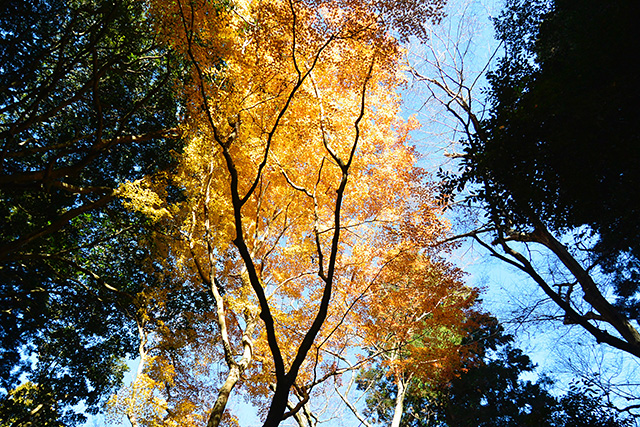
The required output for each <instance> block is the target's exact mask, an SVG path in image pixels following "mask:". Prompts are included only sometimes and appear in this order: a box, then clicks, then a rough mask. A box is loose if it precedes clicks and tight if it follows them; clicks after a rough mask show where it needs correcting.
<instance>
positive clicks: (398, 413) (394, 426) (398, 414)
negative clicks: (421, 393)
mask: <svg viewBox="0 0 640 427" xmlns="http://www.w3.org/2000/svg"><path fill="white" fill-rule="evenodd" d="M396 386H398V394H396V407H395V409H394V412H393V420H392V421H391V427H400V420H401V419H402V413H403V412H404V396H405V394H406V393H407V388H406V384H405V382H404V380H403V378H402V377H401V376H399V375H397V376H396Z"/></svg>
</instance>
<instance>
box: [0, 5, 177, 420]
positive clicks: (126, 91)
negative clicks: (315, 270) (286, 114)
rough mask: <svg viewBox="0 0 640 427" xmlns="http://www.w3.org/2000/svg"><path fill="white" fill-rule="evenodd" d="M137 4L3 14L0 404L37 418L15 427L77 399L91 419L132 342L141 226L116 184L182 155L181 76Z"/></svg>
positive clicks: (145, 277)
mask: <svg viewBox="0 0 640 427" xmlns="http://www.w3.org/2000/svg"><path fill="white" fill-rule="evenodd" d="M145 8H146V6H145V3H144V2H138V1H128V0H108V1H82V0H81V1H66V0H53V1H29V2H24V1H12V0H9V1H7V2H4V3H3V6H2V8H0V40H1V41H0V63H2V66H0V200H1V203H0V218H1V220H0V389H1V390H2V396H3V399H4V400H3V405H2V408H3V410H4V409H5V408H9V407H15V406H16V404H17V402H22V403H23V404H25V405H27V402H30V403H28V405H30V406H29V407H28V408H26V412H27V415H29V413H30V414H31V415H29V416H30V417H32V418H31V420H30V418H29V416H27V417H26V418H24V419H22V420H21V421H20V422H17V421H14V425H20V423H28V422H32V423H38V424H42V425H44V421H43V418H42V414H43V413H45V412H47V413H49V414H54V413H60V414H62V413H64V412H65V411H67V410H68V409H69V408H68V406H69V405H76V404H78V403H80V402H82V403H84V404H85V405H86V408H87V411H88V412H95V411H97V410H98V408H100V407H101V402H103V399H104V397H106V396H108V394H109V393H110V392H111V390H112V389H113V388H114V387H116V386H117V385H118V384H119V382H120V380H121V378H122V372H123V369H124V366H123V364H122V363H121V362H120V361H121V360H122V358H124V357H125V356H127V355H129V354H132V353H133V352H134V351H135V348H136V345H135V344H136V341H137V333H136V325H135V317H136V309H135V306H134V304H133V302H134V297H135V294H136V293H137V292H139V291H140V290H141V289H142V288H143V286H144V285H145V284H146V283H147V282H151V280H152V279H150V278H151V277H152V273H153V266H152V265H151V264H150V262H149V263H146V261H145V259H146V258H148V255H149V251H150V249H151V242H150V240H149V239H148V238H147V237H145V234H148V233H146V232H145V223H148V222H149V221H148V220H146V219H142V218H140V217H139V216H137V215H132V214H131V213H130V212H128V211H126V210H125V209H124V208H123V206H122V203H121V202H120V201H118V200H117V197H118V195H120V194H124V193H123V191H122V190H121V189H119V186H121V185H122V184H124V183H125V181H127V180H130V181H135V180H137V179H140V178H142V177H144V176H146V175H148V174H152V173H155V172H157V171H159V170H161V169H162V168H166V167H167V166H168V164H169V163H170V161H171V154H170V151H171V150H172V149H173V148H176V147H177V144H176V142H177V140H176V139H175V130H174V129H173V128H174V126H175V124H176V119H177V104H176V102H175V98H174V97H173V89H174V88H173V86H174V83H173V82H174V80H175V77H176V72H175V71H174V70H176V69H177V68H175V67H174V66H173V65H172V61H173V60H172V59H171V57H170V56H169V55H168V54H167V51H166V50H164V49H162V48H161V47H160V46H159V44H158V43H157V41H156V38H155V36H154V32H153V31H152V29H151V23H150V21H149V20H148V18H146V15H145ZM145 263H146V266H145ZM24 379H27V380H29V381H31V386H30V387H29V388H25V387H24V386H23V387H22V388H21V389H20V390H15V391H11V389H13V388H14V387H15V386H16V385H17V384H19V383H20V382H22V381H23V380H24ZM27 392H28V395H29V397H28V398H25V397H20V396H25V393H27ZM18 397H19V399H18ZM40 398H42V399H43V400H39V399H40ZM16 399H18V400H16ZM51 402H55V405H56V407H57V408H58V409H56V408H51V407H49V408H48V406H47V405H49V406H50V405H51ZM47 408H48V409H47ZM65 408H66V409H65ZM71 412H73V410H71ZM0 417H1V418H3V419H8V418H6V417H9V415H7V414H0ZM33 417H35V418H33ZM35 420H38V421H35ZM52 422H53V421H52Z"/></svg>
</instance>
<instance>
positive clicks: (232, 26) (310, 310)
mask: <svg viewBox="0 0 640 427" xmlns="http://www.w3.org/2000/svg"><path fill="white" fill-rule="evenodd" d="M151 13H152V14H153V16H154V17H155V19H156V21H157V25H158V29H159V32H160V33H161V35H162V37H163V38H165V39H166V40H167V43H169V44H170V45H171V46H173V47H174V49H175V50H176V51H177V52H179V53H180V54H181V55H183V56H184V57H185V58H187V59H188V61H189V62H190V63H191V65H192V71H193V74H192V78H191V79H190V80H189V81H188V82H187V83H186V84H185V87H184V88H183V94H184V96H185V97H186V103H185V105H186V107H185V108H186V111H185V123H184V124H183V127H182V128H183V136H184V139H185V148H184V151H183V153H182V155H181V156H180V159H179V160H180V161H179V165H178V166H177V168H176V170H175V173H174V174H173V176H171V177H170V179H171V184H172V185H174V186H176V187H178V188H181V189H183V190H184V193H185V195H186V200H184V201H183V202H181V203H179V204H175V205H174V206H171V207H168V206H165V205H164V204H163V202H162V201H163V199H164V194H163V192H162V190H161V185H160V184H161V183H154V185H151V184H149V183H147V182H136V183H127V184H126V185H125V186H123V189H122V194H123V196H124V197H126V198H127V199H128V202H127V203H129V206H130V207H131V208H132V209H137V210H140V211H142V212H144V213H146V214H148V215H151V216H152V217H154V218H161V217H166V218H168V219H171V220H172V221H173V228H174V229H175V230H177V233H176V236H174V242H173V246H172V250H171V253H170V254H169V256H168V257H167V262H173V263H174V266H175V268H176V270H175V271H174V272H173V274H174V276H175V278H174V279H175V280H176V281H183V282H184V285H185V287H186V286H191V285H193V286H200V285H201V284H204V285H205V286H206V287H208V288H210V290H211V293H212V294H213V295H214V299H215V307H214V306H213V303H212V307H211V311H210V312H209V313H207V312H206V310H205V311H204V312H198V313H189V315H185V318H186V320H187V321H188V322H187V323H188V324H190V325H194V324H195V326H190V327H192V328H193V333H192V335H188V334H187V335H181V332H182V331H180V330H178V329H176V328H177V327H175V326H167V325H163V324H160V323H155V325H154V327H155V328H156V329H155V330H154V336H152V337H151V338H152V341H153V342H154V345H155V347H154V348H155V349H156V351H157V354H156V355H155V356H154V357H155V359H151V362H149V363H150V364H149V366H147V367H146V371H145V374H144V375H142V376H140V379H139V384H137V385H136V383H134V385H133V386H132V388H131V390H130V391H124V392H123V393H124V394H123V395H122V396H121V397H117V398H115V399H116V400H115V401H114V403H113V405H114V407H124V408H128V409H125V410H124V412H125V413H128V412H127V411H135V409H134V408H133V407H132V406H131V404H130V402H141V403H140V404H141V405H143V406H144V405H148V406H149V407H150V408H151V409H150V411H151V412H149V413H148V414H141V415H140V416H141V417H142V418H145V419H156V418H157V417H160V416H161V415H158V414H159V413H160V412H162V411H165V412H167V411H168V410H169V409H170V410H171V411H174V412H175V411H178V410H180V411H183V412H184V413H185V414H186V413H188V411H189V410H191V411H192V412H193V414H195V415H193V416H194V417H196V415H197V416H201V418H202V414H203V413H204V412H206V410H203V407H202V405H201V404H199V405H197V404H196V402H201V401H202V400H203V399H205V398H208V399H209V401H210V402H211V401H214V400H215V398H214V395H215V393H214V392H213V391H211V390H213V389H208V390H209V395H207V396H205V397H203V396H202V395H199V396H195V395H193V394H192V392H191V389H190V387H189V386H187V385H185V384H188V383H189V381H191V382H192V383H197V382H198V381H199V380H200V379H202V378H205V377H207V373H206V369H204V368H203V369H204V370H201V369H200V367H201V366H205V365H206V363H207V361H209V362H210V363H214V361H215V360H218V361H222V360H224V361H225V363H226V366H227V367H229V371H231V368H236V367H238V366H239V363H240V362H239V361H240V360H244V361H247V359H246V358H245V357H250V360H249V361H248V362H247V363H246V364H245V365H246V366H245V365H243V369H245V370H243V371H242V375H243V378H244V381H243V382H242V384H243V386H244V387H245V390H249V393H251V394H252V396H253V397H254V398H255V399H257V400H261V399H262V398H263V397H264V396H265V395H267V394H268V393H269V385H270V384H272V383H273V382H274V381H275V379H274V375H273V371H275V370H277V369H278V366H277V364H278V361H277V360H276V356H275V351H274V345H276V346H277V348H278V351H279V352H280V353H281V356H282V359H283V360H282V364H284V365H285V368H286V369H289V367H290V366H291V365H292V363H293V360H294V359H295V358H296V356H297V354H299V351H298V350H299V348H300V345H301V342H303V338H304V337H305V335H306V334H307V332H308V331H309V330H310V329H311V328H312V325H313V323H314V320H315V319H316V313H317V312H318V310H319V307H320V300H321V298H322V296H323V293H324V292H325V290H326V289H327V286H328V283H329V282H330V283H331V284H332V286H333V288H332V289H333V299H332V301H333V302H332V303H331V304H330V305H329V308H328V314H327V320H326V322H325V324H324V326H323V328H322V329H321V330H320V332H319V335H318V337H317V339H316V341H315V343H316V344H315V346H314V347H313V348H312V352H313V357H311V358H308V359H307V361H306V363H305V364H304V365H303V367H302V371H300V372H299V375H298V381H299V382H300V383H305V382H310V381H312V380H313V378H314V377H315V373H316V369H317V368H318V367H319V366H320V365H322V364H323V363H324V364H325V365H326V366H324V368H323V369H325V371H327V372H330V371H331V370H330V369H329V368H328V366H331V364H332V363H334V361H332V360H327V361H325V360H324V359H325V357H326V354H327V353H324V351H325V350H331V351H332V352H333V353H334V354H342V353H344V352H345V351H346V350H347V346H348V345H351V344H353V345H364V346H369V345H374V344H376V345H378V344H380V345H382V344H385V345H386V343H387V342H393V343H395V344H393V345H400V344H399V343H401V345H402V346H403V348H405V349H408V350H407V353H406V354H404V353H403V356H402V358H396V359H393V362H392V363H393V364H394V366H400V365H402V366H405V364H406V363H405V361H408V360H412V361H416V360H418V359H420V360H423V359H425V358H429V357H431V358H433V357H436V355H439V354H440V353H437V352H436V351H435V350H433V349H435V348H436V347H435V346H433V345H431V344H428V345H422V346H418V345H416V344H415V342H417V340H420V341H421V342H427V341H429V343H438V346H439V347H438V348H447V349H449V348H451V346H450V345H448V344H446V342H447V340H448V341H450V342H451V343H452V345H455V343H456V342H457V341H456V340H458V338H459V336H460V335H459V329H458V325H460V324H461V322H462V320H461V319H457V318H454V317H446V316H445V315H444V314H443V313H445V312H447V310H445V309H444V307H447V308H448V309H450V311H451V310H453V311H455V312H456V313H463V312H464V310H465V309H466V308H467V307H468V304H469V301H471V300H472V299H473V296H472V293H471V292H468V293H467V294H466V295H465V294H464V291H463V290H462V289H463V287H462V285H461V284H460V282H459V280H458V279H459V277H457V274H458V273H457V272H456V271H455V269H451V268H448V267H446V265H445V264H441V263H439V261H437V260H436V258H435V257H433V256H432V255H433V250H432V249H430V247H429V246H430V245H431V244H432V243H433V242H434V240H435V239H436V238H438V237H440V236H442V235H444V234H446V232H447V230H448V225H447V223H446V222H445V221H444V220H442V219H441V218H440V217H439V212H438V210H437V206H436V204H435V201H434V200H433V197H431V194H430V189H429V185H428V183H427V182H426V179H425V175H424V173H423V172H422V171H421V170H420V169H419V168H418V167H417V166H416V161H417V159H416V154H415V152H414V149H413V147H412V146H411V145H410V143H409V138H408V134H409V132H410V131H411V130H412V129H415V128H416V126H417V124H416V122H415V121H414V120H409V121H408V122H405V121H403V120H402V119H400V118H399V105H400V99H399V94H398V92H397V90H398V88H399V87H400V86H401V85H402V84H403V83H404V81H403V78H402V77H401V76H400V74H399V70H400V50H399V48H398V44H397V42H396V41H395V40H394V39H393V38H392V37H391V36H389V33H388V31H387V30H388V29H387V28H385V27H384V26H383V24H382V23H381V22H380V20H379V17H378V14H377V13H376V11H375V10H374V9H371V7H370V4H369V2H365V1H359V0H349V1H322V0H314V1H300V2H289V1H282V0H263V1H248V0H247V1H243V2H239V3H237V4H235V5H230V6H229V7H221V6H219V5H217V6H216V3H215V2H208V1H200V0H196V1H189V2H187V1H182V0H176V1H174V2H166V1H162V0H154V1H153V2H152V9H151ZM345 183H346V187H345ZM169 209H171V215H169ZM245 247H246V252H247V253H241V252H242V250H243V249H244V248H245ZM330 259H331V260H332V261H331V262H330V261H329V260H330ZM333 261H335V265H334V264H332V262H333ZM329 266H331V267H329ZM334 267H335V269H334ZM254 272H255V275H256V276H257V278H256V279H255V280H257V282H258V283H257V285H256V283H251V285H253V286H254V287H253V291H255V292H252V291H251V288H250V286H249V283H250V282H251V280H253V279H252V278H251V277H250V274H249V273H254ZM255 280H254V281H255ZM260 291H262V292H263V293H264V296H265V300H266V303H267V304H268V306H266V307H265V305H264V302H262V304H263V305H262V307H261V309H262V310H263V313H262V314H264V312H265V309H269V310H270V315H271V317H272V319H273V327H274V329H275V333H274V334H275V339H274V340H275V341H276V343H275V344H274V343H273V342H271V343H270V344H268V343H267V340H266V338H265V326H264V325H265V324H266V323H264V324H260V325H259V326H258V327H257V328H256V329H255V330H251V329H249V328H248V326H247V325H248V324H250V323H251V322H250V320H251V319H252V318H254V317H255V316H256V315H257V312H258V308H257V307H258V302H257V301H256V299H258V298H259V297H260ZM458 294H459V295H460V297H457V296H455V295H458ZM214 311H215V312H216V313H214ZM183 315H184V313H183ZM216 316H217V317H216ZM207 322H210V323H211V324H215V325H216V327H215V328H210V329H207V328H206V327H204V326H203V325H204V324H206V323H207ZM438 322H441V323H438ZM381 325H382V327H381ZM425 331H427V332H425ZM362 332H364V333H365V334H364V335H362ZM390 337H391V338H390ZM416 337H418V338H416ZM272 341H273V340H272ZM178 344H179V345H178ZM172 346H173V347H172ZM174 347H175V348H174ZM177 347H180V348H184V351H176V348H177ZM247 348H250V349H251V351H250V352H247V351H246V350H247ZM427 348H432V350H430V351H432V353H429V354H428V355H425V354H421V353H424V352H425V351H427V350H425V349H427ZM196 350H198V352H199V353H198V354H204V355H205V356H206V357H203V358H201V359H198V358H197V357H196V356H194V355H193V354H190V353H189V351H196ZM447 351H448V350H447ZM240 354H242V355H243V356H242V357H240V356H239V355H240ZM247 354H249V356H247ZM272 356H273V357H272ZM427 356H428V357H427ZM432 356H433V357H432ZM216 358H217V359H216ZM437 358H438V360H440V359H441V357H440V356H437ZM425 360H426V359H425ZM188 362H189V363H191V362H193V363H191V365H190V366H191V368H187V365H189V363H188ZM196 362H197V363H196ZM249 362H251V363H249ZM200 364H202V365H200ZM164 373H167V375H165V374H164ZM178 383H180V384H183V386H182V388H180V387H178V386H176V384H178ZM234 384H235V383H234ZM162 387H165V388H167V387H168V388H171V389H172V390H179V391H174V392H173V393H175V394H173V395H170V393H169V392H167V391H165V390H162ZM170 397H171V398H172V399H170ZM162 398H164V399H166V401H162ZM127 399H129V400H127ZM154 399H156V400H154ZM158 399H159V400H158ZM169 400H172V401H171V402H169ZM189 405H192V406H193V407H190V406H189ZM153 408H156V409H153ZM180 408H182V409H180ZM198 414H199V415H198ZM166 415H167V414H166V413H165V415H164V417H165V421H166V420H167V419H169V418H170V419H172V420H175V419H176V418H175V417H167V416H166ZM185 419H186V418H185ZM194 419H195V418H194ZM194 423H196V421H194Z"/></svg>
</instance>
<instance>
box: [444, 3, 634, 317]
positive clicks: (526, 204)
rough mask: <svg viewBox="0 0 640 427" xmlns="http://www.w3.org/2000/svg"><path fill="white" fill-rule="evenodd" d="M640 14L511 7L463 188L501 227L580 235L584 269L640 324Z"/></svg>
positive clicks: (590, 7) (500, 23) (595, 6)
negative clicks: (593, 271) (607, 285)
mask: <svg viewBox="0 0 640 427" xmlns="http://www.w3.org/2000/svg"><path fill="white" fill-rule="evenodd" d="M639 19H640V3H638V2H636V1H627V0H617V1H606V2H602V1H597V0H587V1H578V0H556V1H550V2H547V1H534V2H528V1H520V0H512V1H509V2H507V7H506V9H505V11H504V12H503V14H502V15H501V17H500V18H499V19H498V20H497V21H496V29H497V33H498V37H499V38H500V39H501V40H502V41H503V42H504V46H505V49H506V54H505V56H504V57H503V58H502V59H501V61H500V62H499V64H498V66H497V68H496V69H495V70H494V71H493V72H492V73H491V74H490V76H489V80H490V83H491V87H490V90H489V93H488V94H489V97H490V101H491V108H490V116H489V118H488V119H487V120H485V121H483V122H482V125H481V129H478V130H477V132H476V133H475V135H473V136H472V138H470V140H468V141H466V142H464V146H465V158H464V160H463V165H462V167H461V170H463V174H462V177H459V178H458V179H456V180H454V182H450V184H452V186H451V187H450V189H452V188H453V187H454V186H456V185H457V186H458V188H459V189H460V188H462V187H463V186H465V185H467V184H479V185H478V186H474V187H472V188H474V189H475V191H476V192H475V200H478V201H481V202H483V203H484V204H485V205H486V206H487V207H488V208H489V211H490V215H491V220H492V222H493V223H495V224H497V225H498V226H501V227H505V228H512V229H516V230H518V231H531V230H532V229H533V228H534V227H535V226H536V224H537V223H539V222H540V223H542V224H544V225H545V226H546V227H547V228H548V229H549V230H551V231H554V232H559V233H563V232H566V231H569V230H574V231H578V232H579V233H582V242H583V244H584V246H586V247H588V249H589V255H590V262H591V263H593V264H594V265H596V266H597V267H598V269H599V271H600V272H603V273H605V274H607V275H609V277H610V278H611V279H612V280H613V282H614V284H615V286H616V287H617V294H618V296H619V297H620V298H619V301H618V308H619V309H620V310H621V312H622V313H624V314H625V315H627V316H629V317H631V318H638V314H639V312H638V303H637V301H638V300H637V299H638V295H637V292H638V286H639V284H640V281H639V280H638V279H639V278H640V221H638V217H639V216H640V197H639V196H640V167H638V165H640V131H639V123H640V104H639V103H638V102H637V100H638V99H639V97H640V75H639V74H638V72H637V64H636V62H637V61H636V57H637V56H638V54H639V53H640V27H639V26H638V25H637V23H638V20H639Z"/></svg>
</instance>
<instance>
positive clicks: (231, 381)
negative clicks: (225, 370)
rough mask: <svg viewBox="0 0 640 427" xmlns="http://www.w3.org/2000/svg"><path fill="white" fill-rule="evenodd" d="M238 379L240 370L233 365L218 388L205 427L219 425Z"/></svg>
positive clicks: (216, 426)
mask: <svg viewBox="0 0 640 427" xmlns="http://www.w3.org/2000/svg"><path fill="white" fill-rule="evenodd" d="M239 379H240V368H239V367H238V365H234V366H232V367H231V368H230V369H229V375H227V380H226V381H225V382H224V384H223V385H222V387H220V391H219V392H218V399H217V400H216V403H215V404H214V405H213V409H211V414H210V415H209V421H208V422H207V427H218V426H219V425H220V420H221V419H222V415H223V414H224V409H225V408H226V407H227V402H228V401H229V395H230V394H231V391H232V390H233V387H235V385H236V383H237V382H238V380H239Z"/></svg>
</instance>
